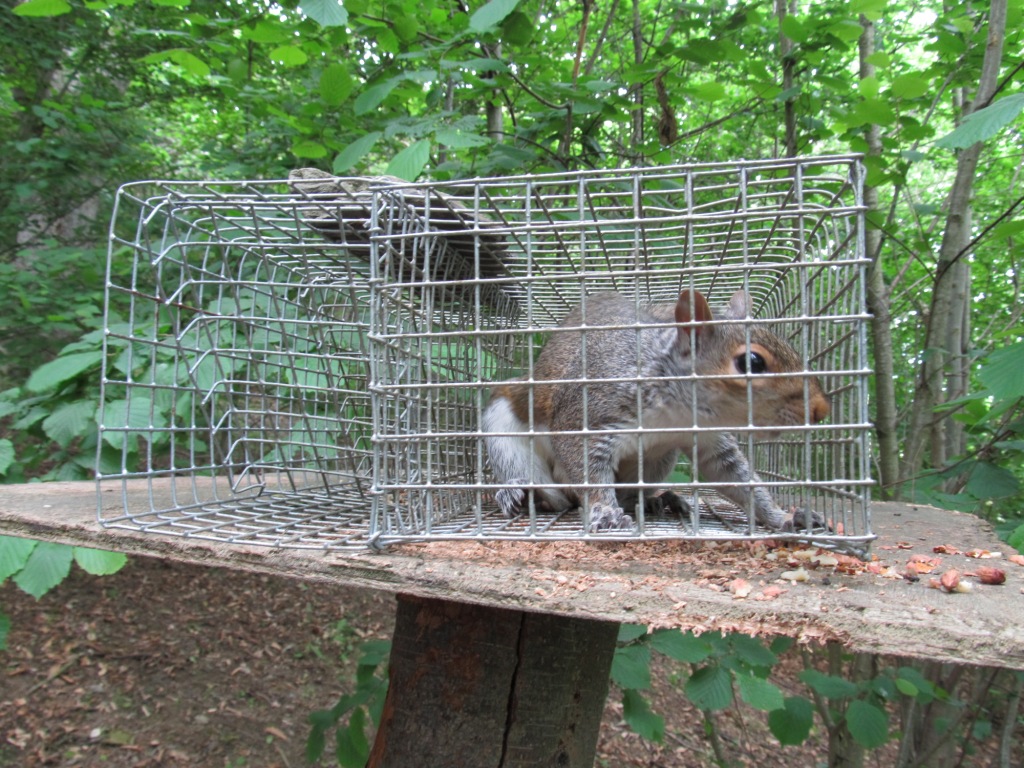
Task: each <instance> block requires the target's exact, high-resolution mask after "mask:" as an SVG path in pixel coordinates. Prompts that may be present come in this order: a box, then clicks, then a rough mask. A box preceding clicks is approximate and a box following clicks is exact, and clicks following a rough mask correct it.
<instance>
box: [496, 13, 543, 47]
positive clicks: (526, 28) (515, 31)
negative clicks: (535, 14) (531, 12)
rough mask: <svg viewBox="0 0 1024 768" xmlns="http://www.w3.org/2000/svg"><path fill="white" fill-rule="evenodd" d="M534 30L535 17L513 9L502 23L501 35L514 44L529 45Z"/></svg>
mask: <svg viewBox="0 0 1024 768" xmlns="http://www.w3.org/2000/svg"><path fill="white" fill-rule="evenodd" d="M534 31H535V28H534V26H533V19H532V18H530V17H529V16H528V15H526V14H525V13H522V12H521V11H513V12H512V13H510V14H509V15H508V17H507V18H506V19H505V20H504V21H503V22H502V23H501V37H502V39H504V40H505V41H506V42H509V43H511V44H512V45H528V44H529V42H530V41H531V40H532V39H533V34H534Z"/></svg>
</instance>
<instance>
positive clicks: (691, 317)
mask: <svg viewBox="0 0 1024 768" xmlns="http://www.w3.org/2000/svg"><path fill="white" fill-rule="evenodd" d="M691 298H692V299H693V301H692V303H691V301H690V299H691ZM711 319H712V315H711V307H710V306H708V300H707V299H705V298H704V294H702V293H701V292H700V291H697V290H694V291H693V293H692V294H691V293H690V291H688V290H686V291H683V292H682V293H680V294H679V300H678V301H677V302H676V322H677V323H688V324H694V323H695V324H696V325H691V326H690V327H682V328H680V329H679V346H680V347H681V348H684V349H689V348H690V339H691V338H693V339H694V340H696V339H698V338H699V337H700V334H701V332H706V331H709V330H711V329H712V328H713V327H714V326H711V327H708V328H705V327H703V323H706V322H708V321H709V320H711ZM691 333H693V336H692V337H691V336H690V334H691Z"/></svg>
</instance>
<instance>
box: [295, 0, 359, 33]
mask: <svg viewBox="0 0 1024 768" xmlns="http://www.w3.org/2000/svg"><path fill="white" fill-rule="evenodd" d="M299 10H300V11H302V13H304V14H305V15H306V16H308V17H309V18H311V19H312V20H313V21H315V22H316V23H317V24H319V25H320V26H321V27H343V26H345V25H346V24H348V11H347V10H345V6H344V5H342V4H341V2H340V0H303V2H301V3H299Z"/></svg>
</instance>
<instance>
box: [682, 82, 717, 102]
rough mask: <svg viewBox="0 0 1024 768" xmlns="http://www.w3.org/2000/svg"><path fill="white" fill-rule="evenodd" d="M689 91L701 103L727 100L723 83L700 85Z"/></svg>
mask: <svg viewBox="0 0 1024 768" xmlns="http://www.w3.org/2000/svg"><path fill="white" fill-rule="evenodd" d="M689 91H690V93H692V94H693V95H694V97H695V98H697V99H700V100H701V101H718V100H719V99H724V98H725V86H724V85H722V84H721V83H714V82H711V83H699V84H698V85H694V86H691V87H690V88H689Z"/></svg>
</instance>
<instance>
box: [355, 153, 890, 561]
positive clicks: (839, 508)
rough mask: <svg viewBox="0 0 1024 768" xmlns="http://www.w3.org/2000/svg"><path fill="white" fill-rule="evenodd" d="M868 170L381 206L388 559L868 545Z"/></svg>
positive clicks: (548, 181)
mask: <svg viewBox="0 0 1024 768" xmlns="http://www.w3.org/2000/svg"><path fill="white" fill-rule="evenodd" d="M860 174H861V170H860V166H859V164H858V161H857V158H855V157H828V158H810V159H799V160H787V161H771V162H745V163H739V164H732V165H693V166H680V167H673V168H655V169H642V170H627V171H620V172H612V173H607V172H603V173H596V172H595V173H579V174H564V175H561V174H558V175H546V176H532V177H521V178H502V179H486V180H477V181H475V182H472V183H462V184H459V183H431V184H407V185H389V186H387V187H379V188H377V190H376V199H375V206H374V215H375V217H376V218H375V222H374V227H373V229H374V232H375V235H374V237H373V238H372V240H373V245H372V250H373V261H374V270H375V271H374V301H373V317H372V320H371V339H372V342H371V349H370V352H371V355H370V356H371V363H372V375H371V378H372V388H373V393H374V397H373V403H374V413H375V434H376V438H375V441H374V455H375V472H374V474H375V480H376V491H377V493H376V495H375V497H374V523H373V529H374V538H375V541H376V542H377V543H387V542H391V541H401V540H407V539H420V538H437V537H443V538H459V537H501V538H533V539H545V538H577V537H597V538H614V539H619V538H665V537H671V538H729V537H758V536H768V535H771V536H774V537H778V536H801V537H808V536H812V537H813V538H814V539H815V540H816V541H818V542H820V543H823V544H826V545H833V546H837V547H844V548H849V549H857V548H859V547H862V546H863V545H865V544H866V542H868V541H869V540H870V539H871V538H872V534H871V530H870V521H869V511H868V495H869V494H868V488H869V485H870V479H869V469H868V438H869V425H868V421H867V398H866V385H867V378H868V376H869V373H870V371H869V369H868V365H867V360H866V325H865V323H866V318H867V316H866V312H865V300H864V269H865V264H866V261H865V258H864V248H863V224H862V222H863V206H862V201H861V175H860ZM609 292H614V294H615V295H614V296H611V295H610V293H609ZM681 297H684V298H681ZM705 299H706V301H707V302H709V303H710V308H709V309H707V310H705V309H704V306H705V305H704V304H703V303H702V302H703V301H704V300H705ZM730 339H731V340H732V341H729V340H730ZM735 343H739V347H735V346H729V344H735ZM719 348H720V349H719ZM737 349H738V350H739V351H737ZM712 353H717V358H718V359H716V360H714V361H713V360H712V358H713V357H715V355H714V354H712ZM755 353H756V354H755ZM716 393H717V394H716ZM723 393H724V394H723ZM783 393H788V394H786V396H785V397H783V396H782V395H783ZM716 398H717V399H716ZM782 429H784V430H785V431H784V432H783V431H782ZM730 435H731V437H730ZM679 458H681V459H682V460H681V461H678V462H677V459H679ZM748 460H749V461H748ZM748 463H749V465H750V466H752V468H753V470H756V472H754V471H751V469H750V467H749V466H748ZM665 491H668V492H669V493H664V492H665ZM766 494H768V495H767V496H766Z"/></svg>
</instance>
